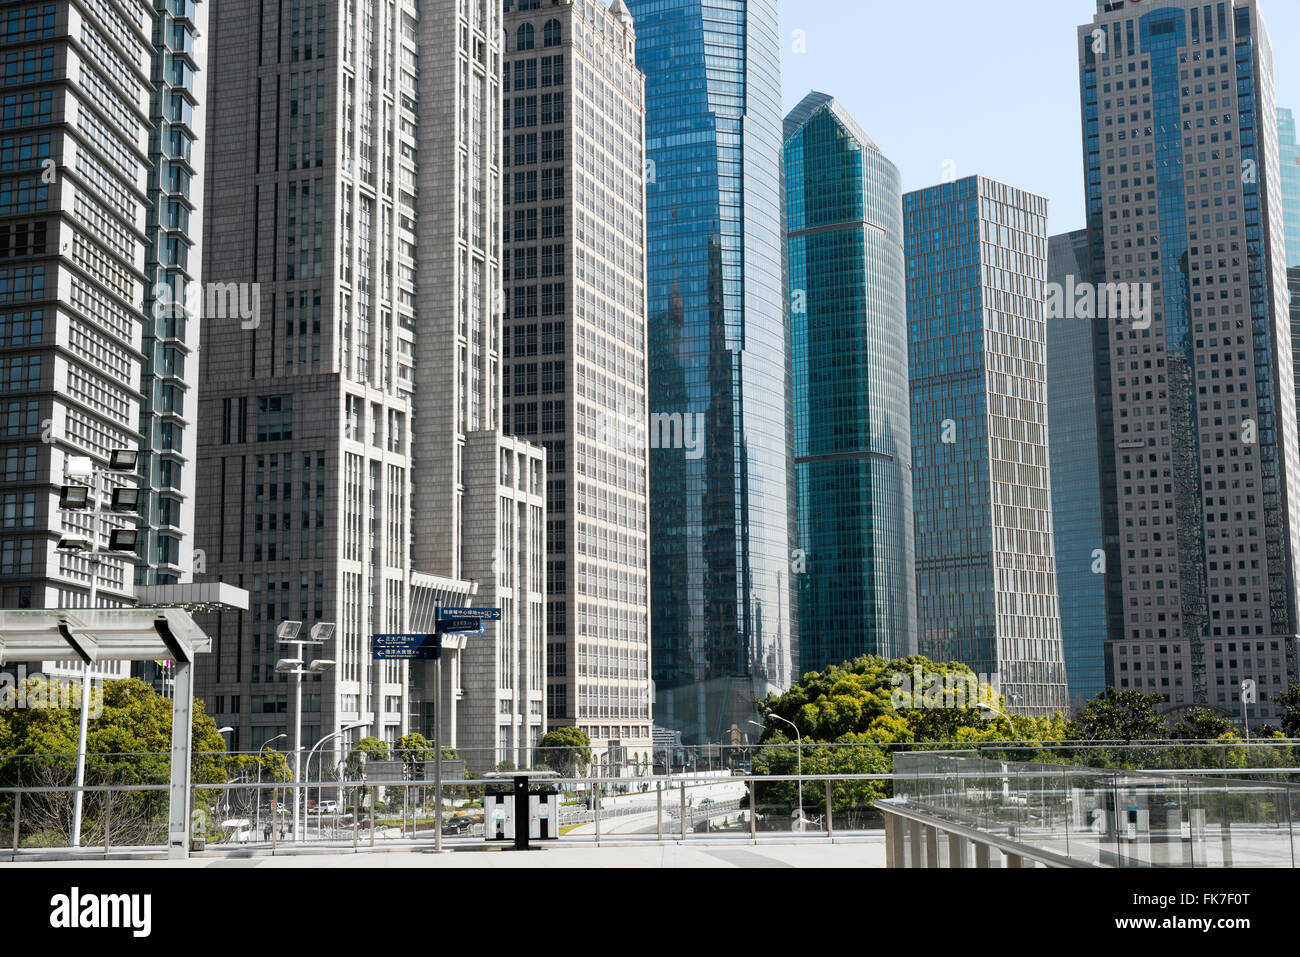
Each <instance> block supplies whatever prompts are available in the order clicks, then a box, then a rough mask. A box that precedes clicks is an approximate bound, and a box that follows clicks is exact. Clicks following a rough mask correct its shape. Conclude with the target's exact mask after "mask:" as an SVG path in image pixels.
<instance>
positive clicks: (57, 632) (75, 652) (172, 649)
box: [0, 608, 212, 664]
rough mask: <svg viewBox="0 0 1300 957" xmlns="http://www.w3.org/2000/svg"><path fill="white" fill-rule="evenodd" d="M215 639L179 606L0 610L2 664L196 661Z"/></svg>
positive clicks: (0, 662)
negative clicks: (159, 660) (12, 662)
mask: <svg viewBox="0 0 1300 957" xmlns="http://www.w3.org/2000/svg"><path fill="white" fill-rule="evenodd" d="M211 646H212V640H211V639H210V638H209V637H208V636H207V635H205V634H204V633H203V632H202V631H201V630H200V629H199V627H198V625H196V624H195V623H194V619H193V618H192V617H191V616H190V613H189V612H188V611H185V610H183V609H180V608H52V609H47V610H42V611H26V610H24V611H0V664H4V663H5V662H11V661H73V660H75V661H83V662H85V663H87V664H91V663H93V662H96V661H155V660H157V659H159V658H167V659H170V660H172V661H177V662H192V661H194V656H195V655H196V654H202V653H204V652H206V651H208V650H210V648H211Z"/></svg>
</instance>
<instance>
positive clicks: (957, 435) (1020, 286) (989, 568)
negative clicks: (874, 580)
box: [903, 176, 1066, 715]
mask: <svg viewBox="0 0 1300 957" xmlns="http://www.w3.org/2000/svg"><path fill="white" fill-rule="evenodd" d="M903 224H904V233H905V236H906V255H907V319H908V330H909V334H910V368H911V394H912V449H913V455H914V461H915V473H914V488H915V493H914V494H915V507H916V577H917V622H918V627H919V630H920V646H921V651H922V653H924V654H927V655H928V656H929V657H931V658H933V659H935V660H936V661H960V662H964V663H965V664H967V665H969V666H970V667H971V668H972V669H973V670H975V671H976V672H977V673H981V674H988V675H989V676H990V677H992V675H994V674H996V675H997V676H998V681H999V688H1000V691H1001V692H1002V694H1004V695H1005V696H1006V704H1007V707H1009V708H1011V709H1012V710H1014V711H1016V712H1018V713H1021V714H1037V715H1050V714H1051V713H1052V712H1053V711H1055V710H1057V709H1064V707H1065V704H1066V677H1065V665H1064V661H1063V658H1062V649H1061V624H1060V613H1059V610H1058V605H1057V584H1056V560H1055V549H1054V542H1053V539H1052V501H1051V479H1050V464H1049V460H1048V451H1047V450H1048V430H1047V355H1046V351H1047V330H1046V323H1045V316H1044V313H1045V308H1046V304H1045V290H1044V282H1045V280H1046V278H1047V200H1046V199H1044V198H1043V197H1041V196H1035V195H1034V194H1032V193H1027V192H1025V191H1024V190H1020V189H1016V188H1014V187H1012V186H1007V185H1004V184H1002V183H998V182H994V181H993V180H990V179H986V178H984V177H983V176H972V177H969V178H967V179H962V180H958V181H956V182H953V183H945V184H943V185H940V186H934V187H931V188H929V189H923V190H919V191H917V192H914V193H908V194H907V195H906V196H904V197H903Z"/></svg>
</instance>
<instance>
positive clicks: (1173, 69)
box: [1077, 0, 1300, 723]
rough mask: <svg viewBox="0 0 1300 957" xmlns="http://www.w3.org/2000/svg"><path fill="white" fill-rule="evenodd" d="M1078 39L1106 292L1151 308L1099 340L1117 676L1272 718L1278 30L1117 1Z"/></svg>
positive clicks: (1253, 12) (1290, 476)
mask: <svg viewBox="0 0 1300 957" xmlns="http://www.w3.org/2000/svg"><path fill="white" fill-rule="evenodd" d="M1077 39H1078V44H1079V47H1078V49H1079V69H1080V83H1081V88H1082V103H1083V133H1084V168H1085V173H1086V178H1087V184H1088V233H1089V242H1090V246H1091V249H1090V255H1091V260H1092V273H1093V277H1094V278H1095V279H1096V280H1097V281H1098V282H1103V283H1138V284H1140V285H1149V286H1150V288H1151V289H1152V292H1153V296H1152V308H1151V310H1150V313H1149V315H1147V316H1142V315H1127V316H1126V315H1117V316H1116V315H1112V316H1110V317H1108V318H1107V319H1105V320H1102V321H1098V322H1096V323H1095V324H1094V326H1095V336H1094V342H1095V346H1096V348H1095V350H1094V356H1095V359H1096V362H1097V384H1098V409H1099V414H1098V430H1099V438H1100V443H1099V451H1100V457H1101V460H1102V473H1103V482H1104V483H1106V485H1105V486H1103V496H1104V500H1105V501H1106V506H1105V508H1104V509H1103V522H1104V523H1105V525H1106V531H1107V543H1108V554H1107V560H1108V561H1107V567H1108V576H1109V577H1110V578H1111V579H1112V581H1111V584H1110V585H1109V586H1108V587H1109V588H1110V595H1111V602H1110V614H1111V625H1110V628H1109V636H1108V637H1109V642H1110V653H1111V662H1110V666H1111V672H1112V674H1113V676H1114V678H1115V683H1116V685H1117V687H1118V688H1119V689H1120V690H1121V691H1123V690H1125V689H1137V690H1141V691H1144V692H1147V693H1157V694H1163V695H1165V696H1166V697H1167V698H1168V699H1169V703H1170V706H1171V707H1172V708H1174V709H1177V708H1180V707H1181V708H1186V707H1189V706H1193V705H1198V706H1210V707H1214V708H1218V709H1221V710H1222V711H1224V712H1226V713H1228V714H1236V715H1241V714H1242V705H1241V696H1240V690H1239V689H1240V686H1241V681H1242V680H1243V679H1244V678H1251V679H1253V680H1255V681H1256V682H1257V686H1258V690H1259V702H1258V705H1257V706H1253V707H1252V708H1251V712H1252V717H1253V718H1254V719H1255V720H1257V721H1267V720H1270V719H1271V720H1273V721H1274V723H1276V710H1275V705H1274V701H1275V699H1276V696H1277V694H1278V693H1279V692H1280V691H1282V690H1284V688H1285V685H1286V681H1287V677H1288V670H1289V668H1288V658H1289V657H1290V656H1291V655H1292V654H1293V653H1294V652H1293V650H1292V649H1293V648H1294V639H1295V636H1296V620H1295V613H1296V609H1295V605H1296V600H1295V578H1294V568H1295V566H1296V562H1297V552H1298V549H1300V538H1298V537H1297V535H1296V528H1295V524H1294V523H1293V522H1292V521H1291V518H1290V516H1291V512H1292V510H1294V509H1295V508H1296V507H1297V506H1296V503H1297V501H1300V483H1298V482H1297V453H1296V403H1295V395H1294V392H1295V379H1294V370H1293V365H1292V354H1291V349H1289V348H1287V347H1286V343H1285V340H1283V339H1281V338H1280V336H1282V335H1284V333H1283V328H1284V322H1285V319H1284V318H1283V317H1284V316H1285V315H1286V309H1287V307H1286V298H1287V290H1286V277H1285V270H1284V268H1283V264H1284V262H1285V258H1286V257H1285V240H1284V237H1283V230H1282V228H1281V222H1280V219H1279V216H1278V213H1279V207H1280V197H1281V187H1280V178H1279V175H1278V165H1279V154H1278V148H1277V127H1276V125H1275V123H1274V121H1273V117H1274V116H1275V115H1276V104H1275V103H1274V90H1273V62H1272V61H1273V53H1272V49H1271V45H1270V42H1269V37H1268V32H1267V30H1266V29H1265V27H1264V24H1263V22H1262V20H1261V18H1260V15H1259V7H1258V4H1257V3H1256V2H1255V0H1233V2H1222V3H1215V4H1211V5H1206V4H1203V3H1201V2H1196V0H1162V2H1161V3H1160V4H1149V5H1143V6H1141V7H1134V6H1132V5H1130V4H1122V5H1117V4H1107V3H1104V2H1101V0H1099V2H1098V6H1097V14H1096V16H1095V17H1094V19H1093V20H1092V22H1091V23H1087V24H1084V25H1082V26H1080V27H1079V29H1078V35H1077ZM1135 99H1136V100H1138V101H1140V102H1139V103H1138V104H1137V105H1135V103H1134V100H1135ZM1135 110H1139V111H1140V112H1138V113H1135V112H1134V111H1135ZM1148 112H1149V113H1150V115H1149V116H1147V115H1146V114H1147V113H1148ZM1264 118H1267V120H1265V119H1264ZM1139 186H1140V187H1141V188H1138V187H1139ZM1107 486H1108V487H1107ZM1117 591H1118V594H1117V593H1116V592H1117Z"/></svg>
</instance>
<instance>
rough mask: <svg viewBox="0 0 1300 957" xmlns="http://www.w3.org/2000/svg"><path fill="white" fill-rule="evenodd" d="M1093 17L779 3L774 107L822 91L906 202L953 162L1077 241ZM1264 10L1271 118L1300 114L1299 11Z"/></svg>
mask: <svg viewBox="0 0 1300 957" xmlns="http://www.w3.org/2000/svg"><path fill="white" fill-rule="evenodd" d="M1095 9H1096V4H1095V3H1094V2H1093V0H780V10H781V30H782V34H783V37H784V40H783V42H784V44H785V47H784V53H783V56H782V61H781V67H782V86H783V90H782V93H783V100H784V104H785V109H786V111H789V110H790V109H791V108H793V107H794V106H795V104H797V103H798V102H799V101H800V100H801V99H803V97H804V96H805V95H806V94H807V93H808V91H810V90H819V91H820V92H823V93H829V94H830V95H831V96H834V97H836V98H837V99H838V100H839V101H840V102H841V103H843V104H844V106H845V107H846V108H847V109H848V111H849V112H850V113H851V114H852V115H853V117H854V118H855V119H856V120H857V121H858V123H859V124H860V125H861V126H862V128H863V129H864V130H866V132H867V134H868V135H869V136H871V138H872V139H874V140H875V141H876V144H877V145H878V146H879V147H880V148H881V150H882V151H883V152H884V154H885V155H886V156H887V157H889V159H890V160H892V161H893V162H894V163H895V164H896V165H897V166H898V167H899V169H900V170H901V171H902V174H903V188H904V189H905V190H913V189H919V188H921V187H924V186H932V185H934V184H935V183H938V182H939V181H940V180H941V179H942V178H943V174H944V164H945V163H946V162H951V163H952V164H953V165H954V168H955V172H956V175H957V176H959V177H960V176H969V175H972V174H974V173H982V174H983V175H985V176H990V177H992V178H994V179H999V180H1002V181H1004V182H1007V183H1011V184H1012V185H1015V186H1020V187H1022V188H1024V189H1029V190H1032V191H1034V192H1036V193H1041V194H1042V195H1044V196H1047V197H1048V198H1049V199H1050V200H1051V201H1052V202H1051V220H1050V228H1051V231H1052V232H1053V233H1059V232H1065V231H1067V230H1071V229H1079V228H1081V227H1083V226H1084V225H1085V224H1084V214H1083V164H1082V158H1081V154H1080V150H1081V146H1080V144H1081V134H1080V126H1079V81H1078V55H1077V53H1076V52H1075V28H1076V27H1077V26H1078V25H1079V24H1081V23H1087V22H1089V21H1091V19H1092V15H1093V12H1094V11H1095ZM1261 9H1262V10H1263V13H1264V20H1265V22H1266V23H1267V25H1268V30H1269V35H1270V36H1271V37H1272V40H1273V54H1274V59H1275V61H1276V62H1275V69H1276V81H1277V103H1278V106H1282V107H1288V106H1289V107H1291V108H1293V109H1295V110H1297V111H1300V2H1297V0H1261ZM796 31H802V35H801V36H800V35H799V34H796ZM800 40H802V43H803V46H804V48H805V50H804V52H797V51H796V46H797V45H798V42H799V41H800Z"/></svg>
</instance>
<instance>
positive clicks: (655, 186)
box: [627, 0, 797, 743]
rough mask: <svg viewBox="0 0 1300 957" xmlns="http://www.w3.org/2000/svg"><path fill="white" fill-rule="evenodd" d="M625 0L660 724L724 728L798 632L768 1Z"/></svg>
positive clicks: (702, 736) (774, 62) (767, 680)
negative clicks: (635, 125) (638, 199)
mask: <svg viewBox="0 0 1300 957" xmlns="http://www.w3.org/2000/svg"><path fill="white" fill-rule="evenodd" d="M627 7H628V9H629V11H630V12H631V14H632V17H633V20H634V25H635V29H636V36H637V66H638V67H640V69H641V70H642V71H643V72H644V73H645V75H646V156H647V161H648V162H647V166H648V168H647V177H646V179H647V181H646V233H647V241H648V255H647V261H646V271H647V299H648V306H649V310H648V316H649V327H650V328H649V353H650V355H649V363H648V367H649V379H650V396H649V405H650V427H651V432H652V434H651V452H650V587H651V594H650V605H651V612H650V622H651V643H652V673H653V677H654V682H655V706H654V716H655V723H656V724H658V725H660V726H662V727H665V728H670V729H672V730H675V731H680V732H682V736H683V741H685V742H686V743H698V742H703V741H717V740H720V738H721V737H722V736H723V735H729V738H728V740H734V739H735V736H736V735H738V734H740V733H745V732H749V731H750V730H751V729H750V728H748V726H747V722H748V721H749V720H750V719H753V718H754V717H756V716H757V707H756V705H755V700H756V699H759V698H762V697H765V696H766V695H767V694H768V693H769V692H772V691H780V690H783V689H785V688H787V687H789V685H790V682H791V680H792V678H793V676H794V674H795V657H794V656H795V652H796V641H797V623H796V613H795V610H794V608H793V602H792V598H793V588H792V584H791V567H790V562H791V552H792V550H793V547H794V546H793V541H792V539H793V521H794V509H793V497H794V495H793V493H794V480H793V464H792V453H793V449H792V421H791V412H790V401H789V394H790V360H789V325H788V320H787V313H786V302H785V257H784V250H783V238H784V237H783V223H782V217H783V202H782V198H781V190H782V182H781V144H782V136H781V131H782V127H781V120H782V115H781V95H780V94H781V82H780V39H779V33H778V24H777V4H776V0H628V2H627ZM669 423H676V424H677V425H678V426H685V427H686V429H685V430H682V429H677V430H676V432H677V434H676V436H673V435H671V434H669V435H665V434H664V433H665V431H668V432H672V431H674V430H672V429H668V428H667V426H668V424H669ZM684 431H685V436H686V438H689V439H691V441H690V442H686V441H682V438H683V432H684ZM674 438H676V439H677V441H673V439H674ZM656 440H657V441H656Z"/></svg>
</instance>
